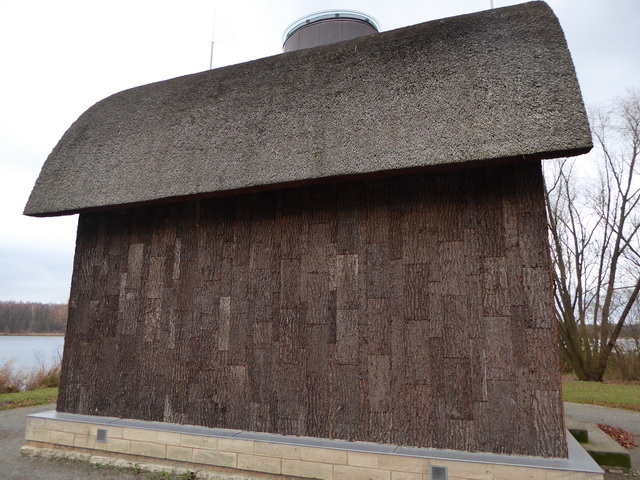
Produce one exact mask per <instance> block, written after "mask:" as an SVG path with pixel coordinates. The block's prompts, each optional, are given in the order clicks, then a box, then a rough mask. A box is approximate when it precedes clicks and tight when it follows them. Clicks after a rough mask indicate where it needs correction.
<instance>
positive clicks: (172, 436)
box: [156, 431, 182, 445]
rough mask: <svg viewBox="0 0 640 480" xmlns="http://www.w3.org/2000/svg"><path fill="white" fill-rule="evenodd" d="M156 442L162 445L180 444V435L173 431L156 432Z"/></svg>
mask: <svg viewBox="0 0 640 480" xmlns="http://www.w3.org/2000/svg"><path fill="white" fill-rule="evenodd" d="M157 433H158V435H157V440H156V441H157V442H158V443H161V444H163V445H182V443H181V442H182V435H180V434H179V433H174V432H163V431H158V432H157Z"/></svg>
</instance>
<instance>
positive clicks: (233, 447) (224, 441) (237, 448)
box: [218, 438, 254, 455]
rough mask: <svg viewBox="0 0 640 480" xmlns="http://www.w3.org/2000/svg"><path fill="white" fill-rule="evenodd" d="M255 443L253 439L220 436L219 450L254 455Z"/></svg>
mask: <svg viewBox="0 0 640 480" xmlns="http://www.w3.org/2000/svg"><path fill="white" fill-rule="evenodd" d="M253 444H254V442H252V441H251V440H235V439H233V438H219V439H218V450H219V451H221V452H234V453H246V454H247V455H253Z"/></svg>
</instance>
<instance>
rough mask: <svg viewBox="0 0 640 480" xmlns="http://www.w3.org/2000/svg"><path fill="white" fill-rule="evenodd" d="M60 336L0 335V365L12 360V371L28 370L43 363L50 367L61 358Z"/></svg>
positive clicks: (61, 344)
mask: <svg viewBox="0 0 640 480" xmlns="http://www.w3.org/2000/svg"><path fill="white" fill-rule="evenodd" d="M63 346H64V337H62V336H38V335H29V336H17V335H16V336H13V335H11V336H2V335H0V366H2V365H4V364H5V363H6V362H8V361H9V360H14V363H13V371H14V372H15V371H17V370H23V371H26V372H28V371H30V370H33V369H34V368H37V367H39V366H40V365H44V366H45V367H50V366H52V365H54V364H55V363H56V362H57V361H58V360H59V359H61V358H62V348H63Z"/></svg>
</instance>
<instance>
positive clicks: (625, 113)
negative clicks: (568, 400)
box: [546, 91, 640, 381]
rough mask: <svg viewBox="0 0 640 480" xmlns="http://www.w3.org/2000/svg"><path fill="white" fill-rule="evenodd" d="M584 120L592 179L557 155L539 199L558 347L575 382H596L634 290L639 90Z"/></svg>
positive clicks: (639, 259) (639, 262)
mask: <svg viewBox="0 0 640 480" xmlns="http://www.w3.org/2000/svg"><path fill="white" fill-rule="evenodd" d="M590 117H591V126H592V133H593V138H594V144H595V148H594V151H593V152H592V153H591V154H590V156H589V160H590V161H594V160H595V161H596V162H597V172H598V175H597V178H589V175H587V174H586V170H585V167H584V164H581V162H587V161H588V160H587V159H585V158H581V159H580V160H578V161H575V160H567V159H565V160H561V161H560V162H559V163H558V164H556V165H555V166H554V167H552V169H551V171H549V170H547V172H546V173H547V198H546V200H547V216H548V221H549V238H550V250H551V257H552V261H553V280H554V293H555V304H556V315H557V319H558V330H559V336H560V347H561V350H562V353H563V355H564V357H565V359H566V361H567V362H568V363H569V364H570V365H571V367H572V368H573V370H574V372H575V374H576V376H577V377H578V378H579V379H580V380H595V381H602V379H603V376H604V373H605V371H606V368H607V363H608V361H609V358H610V355H611V352H612V350H613V348H614V346H615V345H616V341H617V339H618V337H619V335H620V332H621V330H622V327H623V326H624V324H625V321H626V320H627V318H628V317H629V313H630V312H631V309H632V307H633V306H634V304H635V302H636V300H637V298H638V293H639V292H640V243H639V240H640V237H639V234H638V230H639V229H640V208H638V203H639V202H640V188H639V187H640V185H639V183H640V176H639V175H637V173H638V169H639V166H638V160H639V159H638V156H639V154H640V92H639V91H631V92H629V94H628V95H627V96H625V97H624V98H623V99H621V100H619V101H618V102H617V103H616V104H615V106H614V107H613V108H611V109H609V110H603V109H599V110H595V111H594V112H592V114H591V115H590Z"/></svg>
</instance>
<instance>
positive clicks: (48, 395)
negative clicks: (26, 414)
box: [0, 387, 58, 410]
mask: <svg viewBox="0 0 640 480" xmlns="http://www.w3.org/2000/svg"><path fill="white" fill-rule="evenodd" d="M57 398H58V388H57V387H55V388H44V389H42V390H31V391H28V392H18V393H1V394H0V410H9V409H12V408H21V407H31V406H33V405H44V404H47V403H55V402H56V399H57Z"/></svg>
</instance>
